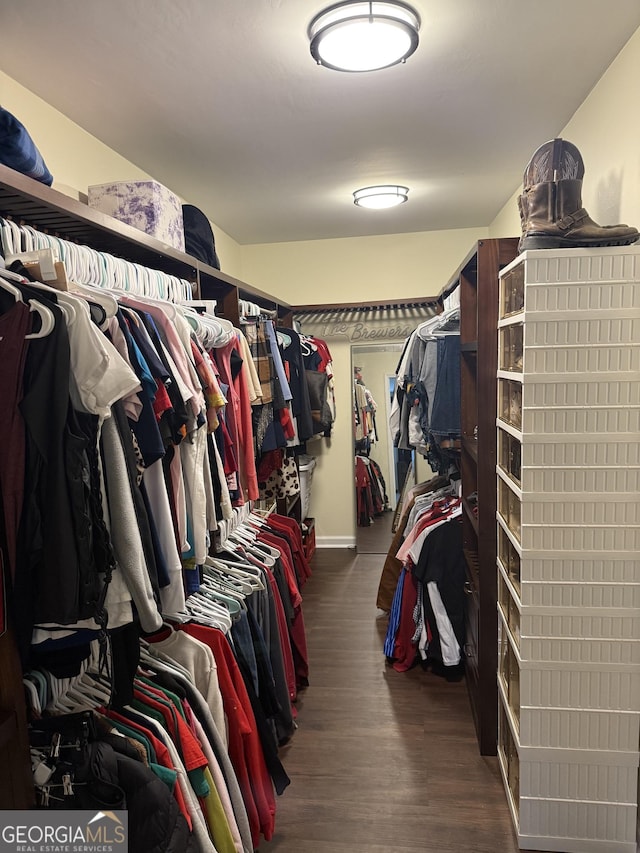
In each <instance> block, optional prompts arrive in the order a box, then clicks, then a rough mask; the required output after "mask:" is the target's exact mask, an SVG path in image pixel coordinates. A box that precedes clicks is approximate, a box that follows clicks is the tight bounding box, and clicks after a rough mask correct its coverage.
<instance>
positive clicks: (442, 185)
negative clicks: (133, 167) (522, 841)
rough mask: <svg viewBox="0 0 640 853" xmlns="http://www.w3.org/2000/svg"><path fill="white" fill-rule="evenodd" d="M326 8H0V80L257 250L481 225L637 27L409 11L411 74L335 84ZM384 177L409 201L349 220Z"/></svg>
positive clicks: (576, 15)
mask: <svg viewBox="0 0 640 853" xmlns="http://www.w3.org/2000/svg"><path fill="white" fill-rule="evenodd" d="M327 5H329V2H322V0H174V2H170V0H55V2H50V0H49V2H42V0H1V2H0V68H2V70H3V71H5V72H6V73H7V74H9V75H10V76H11V77H13V78H14V79H16V80H17V81H18V82H20V83H22V84H23V85H24V86H26V87H27V88H28V89H30V90H32V91H33V92H35V93H36V94H38V95H40V96H41V97H42V98H44V99H45V100H46V101H47V102H49V103H50V104H52V105H54V106H55V107H57V108H58V109H59V110H60V111H61V112H63V113H64V114H65V115H68V116H69V117H70V118H72V119H73V120H74V121H76V122H77V123H78V124H79V125H81V126H82V127H84V128H85V129H86V130H88V131H89V132H90V133H92V134H94V135H95V136H96V137H98V138H99V139H101V140H103V141H104V142H106V143H107V144H108V145H109V146H111V147H112V148H114V149H115V150H116V151H118V152H120V153H121V154H123V155H124V156H125V157H127V158H128V159H129V160H131V161H133V162H134V163H136V164H137V165H138V166H140V167H141V168H142V169H144V170H145V171H147V172H149V173H150V174H152V175H153V176H154V177H155V178H156V179H157V180H159V181H161V182H162V183H164V184H166V185H167V186H169V187H170V188H171V189H173V190H174V191H175V192H177V193H178V194H180V195H181V196H182V197H183V198H184V199H186V200H187V201H189V202H191V203H193V204H196V205H198V206H199V207H201V208H202V209H203V210H204V211H205V212H206V213H207V214H208V216H209V217H210V218H211V219H212V220H213V221H214V222H216V223H217V224H218V225H219V227H221V228H222V229H224V230H225V231H226V232H227V233H228V234H230V235H231V236H232V237H233V238H234V239H235V240H236V241H238V242H239V243H241V244H250V243H269V242H280V241H289V240H309V239H320V238H326V237H351V236H359V235H373V234H383V233H399V232H409V231H428V230H437V229H445V228H464V227H473V226H486V225H488V224H489V223H490V222H491V221H492V219H493V218H494V216H495V215H496V214H497V213H498V211H499V210H500V209H501V207H502V206H503V204H504V203H505V202H506V201H507V199H508V198H509V197H510V195H511V194H512V193H513V191H514V189H515V188H516V186H517V185H518V182H519V180H521V176H522V171H523V169H524V166H525V165H526V163H527V161H528V159H529V156H530V155H531V153H532V151H533V150H534V149H535V148H537V146H538V145H539V144H540V143H542V142H544V141H545V140H546V139H549V138H551V137H553V136H554V135H557V134H558V133H559V132H560V131H561V129H562V128H563V127H564V126H565V124H566V123H567V122H568V120H569V119H570V118H571V116H572V115H573V113H574V112H575V110H576V109H577V107H578V106H579V105H580V104H581V103H582V101H583V100H584V99H585V97H586V96H587V95H588V93H589V92H590V90H591V89H592V88H593V86H594V84H595V83H596V82H597V80H598V79H599V78H600V76H601V75H602V74H603V72H604V71H605V69H606V68H607V67H608V65H609V64H610V63H611V61H612V60H613V59H614V58H615V56H616V55H617V53H618V52H619V51H620V49H621V48H622V47H623V45H624V44H625V43H626V42H627V41H628V39H629V38H630V37H631V35H632V34H633V32H634V30H635V29H636V28H637V27H638V26H640V3H639V2H638V0H613V2H605V0H528V1H527V0H414V2H413V5H414V7H415V8H416V9H417V10H418V12H419V14H420V16H421V19H422V27H421V31H420V45H419V47H418V50H417V52H416V53H415V54H414V55H413V56H412V57H411V58H410V59H409V61H408V62H407V63H406V64H405V65H400V66H396V67H393V68H389V69H386V70H383V71H377V72H373V73H370V74H341V73H340V72H336V71H331V70H328V69H326V68H322V67H319V66H317V65H315V63H314V62H313V61H312V59H311V56H310V54H309V45H308V40H307V36H306V28H307V25H308V23H309V21H310V20H311V18H312V17H313V16H314V14H316V13H317V12H318V11H320V10H321V9H322V8H324V7H325V6H327ZM572 141H574V142H576V144H578V145H579V140H572ZM40 147H41V148H43V149H44V150H46V146H45V145H44V144H43V143H40ZM127 177H128V176H126V175H122V176H118V175H114V179H126V178H127ZM384 182H398V183H401V184H406V185H407V186H409V187H410V194H409V202H408V203H407V204H404V205H402V206H401V207H399V208H395V209H393V210H391V211H371V210H364V209H361V208H356V207H355V206H354V205H353V203H352V196H351V193H352V192H353V190H355V189H357V188H358V187H362V186H367V185H370V184H375V183H384Z"/></svg>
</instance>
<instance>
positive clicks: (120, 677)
mask: <svg viewBox="0 0 640 853" xmlns="http://www.w3.org/2000/svg"><path fill="white" fill-rule="evenodd" d="M109 633H110V637H111V662H112V673H111V683H112V685H113V687H112V691H111V706H112V707H113V709H114V710H116V711H119V710H121V709H122V708H124V706H125V705H130V704H131V703H132V702H133V679H134V678H135V675H136V671H137V669H138V664H139V663H140V627H139V625H138V624H137V623H136V622H132V623H130V624H129V625H124V626H123V627H122V628H114V629H113V630H112V631H110V632H109Z"/></svg>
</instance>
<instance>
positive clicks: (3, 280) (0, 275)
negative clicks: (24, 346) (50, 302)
mask: <svg viewBox="0 0 640 853" xmlns="http://www.w3.org/2000/svg"><path fill="white" fill-rule="evenodd" d="M18 282H20V283H24V282H25V280H24V279H23V277H22V276H21V275H16V274H15V273H12V272H11V271H10V270H6V269H4V268H2V267H0V287H1V288H2V289H3V290H6V291H7V293H10V294H11V295H12V296H13V298H14V299H15V301H16V302H24V301H25V300H24V297H23V295H22V291H21V290H20V288H19V287H17V286H16V285H17V283H18ZM27 305H28V306H29V310H30V311H33V312H35V313H36V314H38V315H39V317H40V329H39V330H38V331H37V332H30V333H29V334H27V335H25V338H26V340H35V339H37V338H45V337H46V336H47V335H48V334H49V333H50V332H51V331H53V327H54V325H55V317H54V316H53V311H51V309H50V308H48V307H47V306H46V305H44V304H43V303H42V302H39V301H38V300H37V299H30V300H28V302H27Z"/></svg>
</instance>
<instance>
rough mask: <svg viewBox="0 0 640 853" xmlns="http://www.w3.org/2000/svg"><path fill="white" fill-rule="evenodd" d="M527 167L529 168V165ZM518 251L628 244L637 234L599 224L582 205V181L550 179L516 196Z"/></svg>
mask: <svg viewBox="0 0 640 853" xmlns="http://www.w3.org/2000/svg"><path fill="white" fill-rule="evenodd" d="M528 168H529V167H528ZM518 206H519V208H520V219H521V222H522V237H521V238H520V243H519V246H518V249H519V251H521V252H524V251H525V250H526V249H563V248H578V247H583V248H584V247H589V246H627V245H629V244H630V243H635V242H636V240H637V239H638V237H640V233H639V232H638V231H637V229H636V228H631V227H629V226H628V225H598V224H597V223H596V222H594V221H593V219H591V217H590V216H589V214H588V213H587V211H586V210H585V209H584V207H583V206H582V180H580V179H564V180H555V181H554V180H549V181H544V182H542V183H537V184H534V185H533V186H529V187H525V189H524V192H523V193H522V195H521V196H520V197H519V199H518Z"/></svg>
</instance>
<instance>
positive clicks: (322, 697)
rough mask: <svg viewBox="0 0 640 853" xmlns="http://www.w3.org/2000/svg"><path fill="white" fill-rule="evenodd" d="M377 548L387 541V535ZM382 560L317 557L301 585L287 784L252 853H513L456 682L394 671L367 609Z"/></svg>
mask: <svg viewBox="0 0 640 853" xmlns="http://www.w3.org/2000/svg"><path fill="white" fill-rule="evenodd" d="M387 541H388V539H387ZM383 562H384V555H381V554H380V553H378V554H374V553H358V554H354V553H353V552H350V551H347V550H341V551H330V550H319V551H318V552H316V557H315V558H314V561H313V570H314V573H313V576H312V578H311V580H310V581H309V582H308V584H307V585H306V586H305V588H304V590H303V599H304V603H303V609H304V615H305V623H306V627H307V642H308V648H309V663H310V686H309V688H308V689H307V690H306V691H304V693H303V694H302V695H301V696H300V699H299V702H298V725H299V728H298V731H297V732H296V734H295V736H294V738H293V739H292V741H291V742H290V744H289V745H288V746H287V747H286V748H285V749H284V750H283V751H282V760H283V763H284V765H285V768H286V770H287V772H288V774H289V776H290V777H291V785H290V786H289V788H287V790H286V791H285V793H284V795H283V796H282V797H279V798H278V800H277V809H278V810H277V815H276V833H275V836H274V838H273V839H272V840H271V841H270V842H263V843H262V844H261V846H260V851H261V853H347V851H348V853H415V851H418V850H419V851H422V852H423V853H461V851H468V852H469V853H497V851H500V853H516V851H518V846H517V842H516V840H515V836H514V833H513V829H512V825H511V818H510V816H509V812H508V808H507V803H506V800H505V795H504V791H503V788H502V782H501V779H500V774H499V770H498V766H497V761H496V759H495V758H486V757H483V756H481V755H480V754H479V752H478V745H477V741H476V737H475V730H474V726H473V721H472V719H471V710H470V707H469V700H468V697H467V693H466V686H465V683H464V681H459V682H453V683H449V682H447V681H446V680H445V679H443V678H441V677H439V676H436V675H434V674H433V673H431V672H425V671H424V670H422V669H421V668H419V667H418V668H415V669H413V670H411V671H410V672H407V673H399V672H396V671H395V670H393V668H391V667H390V666H389V665H388V664H387V663H386V661H385V658H384V654H383V651H382V644H383V642H384V636H385V632H386V619H381V618H380V617H379V616H378V615H377V613H376V606H375V600H376V591H377V586H378V581H379V579H380V571H381V569H382V564H383Z"/></svg>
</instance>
